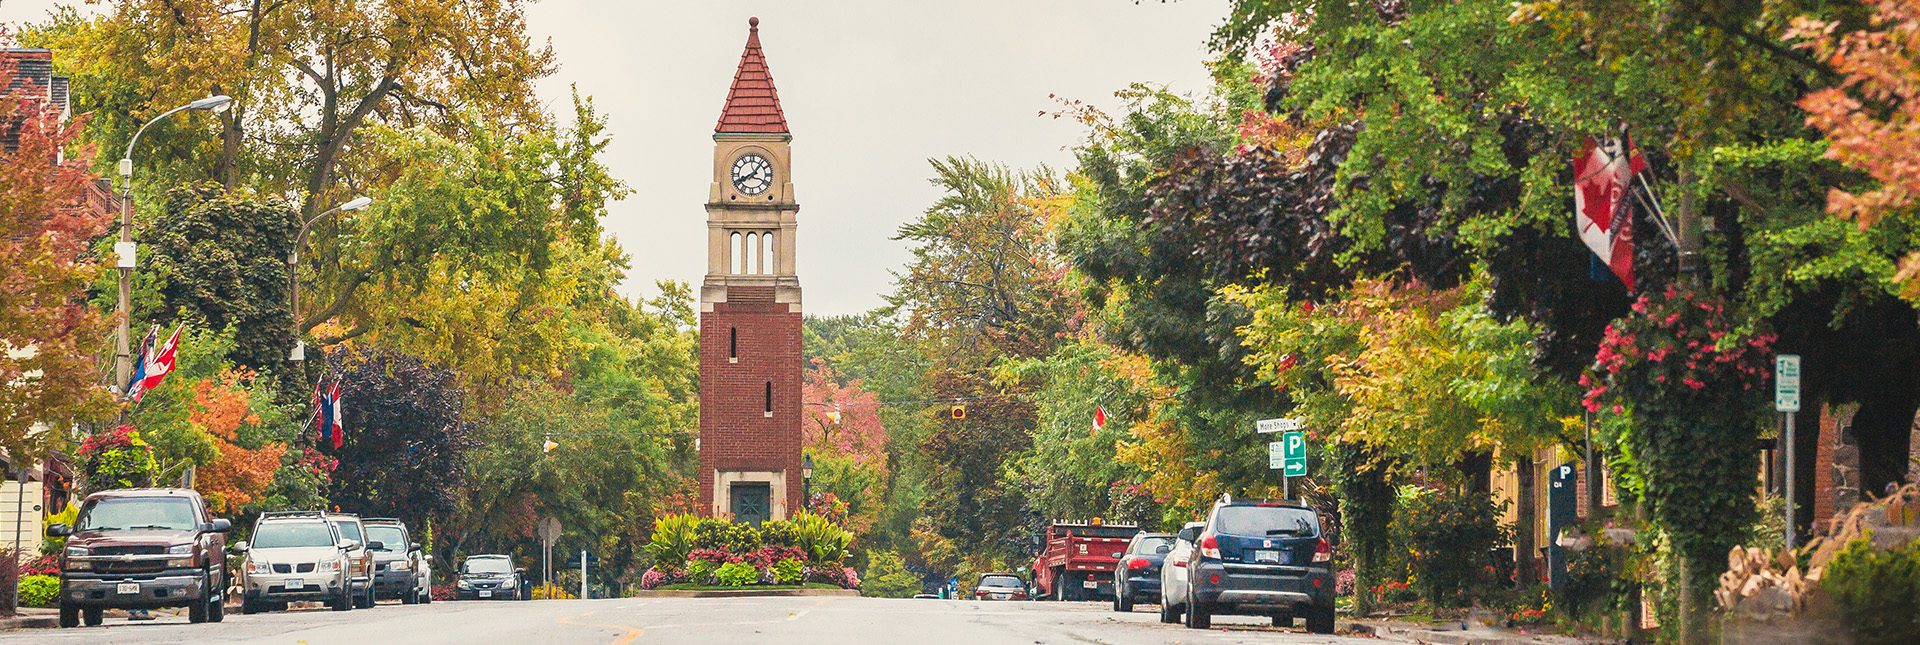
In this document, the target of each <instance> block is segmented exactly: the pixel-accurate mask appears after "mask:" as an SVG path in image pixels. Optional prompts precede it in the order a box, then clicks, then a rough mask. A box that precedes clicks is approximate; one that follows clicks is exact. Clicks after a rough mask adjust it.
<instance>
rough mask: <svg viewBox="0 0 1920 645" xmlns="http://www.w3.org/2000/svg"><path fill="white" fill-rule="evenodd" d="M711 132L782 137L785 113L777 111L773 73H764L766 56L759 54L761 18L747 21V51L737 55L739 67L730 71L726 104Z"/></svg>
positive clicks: (785, 122) (785, 121)
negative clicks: (776, 135) (731, 80)
mask: <svg viewBox="0 0 1920 645" xmlns="http://www.w3.org/2000/svg"><path fill="white" fill-rule="evenodd" d="M713 131H714V132H733V133H761V134H785V133H786V132H787V117H786V114H784V113H782V112H781V111H780V94H779V92H776V91H775V90H774V89H773V73H772V72H769V71H767V56H766V54H765V53H763V52H761V51H760V19H759V18H748V19H747V48H746V50H745V51H742V52H740V66H739V67H738V68H736V69H735V70H734V72H733V87H731V88H729V89H728V90H727V104H726V106H725V107H723V108H721V109H720V121H719V123H716V124H715V125H714V126H713Z"/></svg>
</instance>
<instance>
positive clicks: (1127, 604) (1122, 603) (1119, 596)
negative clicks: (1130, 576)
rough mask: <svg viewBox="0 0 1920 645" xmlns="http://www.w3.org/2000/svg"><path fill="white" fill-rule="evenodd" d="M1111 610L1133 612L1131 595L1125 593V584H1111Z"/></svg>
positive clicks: (1124, 612) (1125, 612)
mask: <svg viewBox="0 0 1920 645" xmlns="http://www.w3.org/2000/svg"><path fill="white" fill-rule="evenodd" d="M1113 610H1114V611H1117V612H1120V613H1123V614H1130V613H1133V597H1132V596H1129V595H1127V588H1126V586H1124V585H1121V584H1119V583H1114V585H1113Z"/></svg>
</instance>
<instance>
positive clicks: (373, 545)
mask: <svg viewBox="0 0 1920 645" xmlns="http://www.w3.org/2000/svg"><path fill="white" fill-rule="evenodd" d="M367 548H369V549H373V550H375V551H385V550H387V543H385V542H381V541H379V540H374V541H372V542H368V543H367Z"/></svg>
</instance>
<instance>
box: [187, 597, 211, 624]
mask: <svg viewBox="0 0 1920 645" xmlns="http://www.w3.org/2000/svg"><path fill="white" fill-rule="evenodd" d="M187 622H189V623H204V622H207V603H206V602H205V601H201V602H196V603H193V604H191V605H187Z"/></svg>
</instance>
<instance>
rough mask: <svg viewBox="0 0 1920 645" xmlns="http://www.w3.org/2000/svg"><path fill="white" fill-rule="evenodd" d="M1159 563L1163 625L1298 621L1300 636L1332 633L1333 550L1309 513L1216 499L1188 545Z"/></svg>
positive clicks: (1285, 506) (1289, 506)
mask: <svg viewBox="0 0 1920 645" xmlns="http://www.w3.org/2000/svg"><path fill="white" fill-rule="evenodd" d="M1189 526H1191V525H1189ZM1181 533H1182V537H1183V538H1184V537H1186V536H1187V535H1188V532H1187V530H1185V529H1183V530H1182V531H1181ZM1167 563H1168V565H1169V566H1167V567H1165V568H1164V569H1163V575H1162V578H1161V592H1162V594H1163V595H1164V596H1165V597H1164V599H1163V600H1162V601H1161V609H1160V619H1161V620H1163V621H1166V622H1173V621H1174V620H1176V619H1178V618H1179V617H1180V616H1181V615H1182V614H1185V616H1186V623H1187V626H1188V627H1192V628H1195V629H1206V628H1208V627H1209V626H1211V624H1212V622H1213V616H1214V615H1215V614H1238V615H1245V616H1272V617H1273V624H1274V625H1278V626H1289V625H1292V624H1293V618H1294V617H1295V616H1299V615H1305V616H1306V619H1307V630H1308V631H1311V632H1314V633H1316V634H1331V633H1333V626H1334V625H1333V623H1334V612H1333V587H1334V585H1333V549H1332V547H1331V545H1329V544H1328V543H1327V539H1326V538H1325V537H1323V536H1322V535H1321V532H1320V515H1319V513H1316V512H1314V510H1313V509H1312V508H1309V507H1307V506H1302V505H1300V504H1296V503H1292V502H1270V501H1253V500H1242V501H1234V500H1232V499H1222V500H1221V501H1220V502H1218V503H1215V504H1214V505H1213V511H1212V512H1211V513H1210V514H1209V515H1208V517H1207V521H1206V523H1205V524H1203V525H1202V526H1201V528H1200V530H1199V532H1198V534H1197V535H1195V537H1194V539H1191V540H1187V539H1182V540H1179V541H1178V543H1177V544H1176V545H1175V546H1174V549H1173V551H1172V552H1170V553H1168V554H1167ZM1176 569H1177V570H1179V573H1171V572H1174V571H1175V570H1176Z"/></svg>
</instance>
